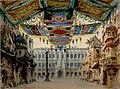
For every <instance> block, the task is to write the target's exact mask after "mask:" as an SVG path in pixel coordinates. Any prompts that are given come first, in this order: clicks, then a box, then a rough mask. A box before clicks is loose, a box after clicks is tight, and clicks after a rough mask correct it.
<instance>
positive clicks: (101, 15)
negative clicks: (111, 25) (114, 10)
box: [76, 0, 110, 20]
mask: <svg viewBox="0 0 120 89" xmlns="http://www.w3.org/2000/svg"><path fill="white" fill-rule="evenodd" d="M78 2H79V5H78V6H77V7H76V10H77V11H80V12H82V13H83V14H86V15H88V16H90V17H93V18H96V19H98V20H104V19H105V18H106V16H107V15H108V14H109V12H110V11H108V8H103V7H99V6H96V5H94V4H92V3H89V2H88V1H87V0H79V1H78ZM107 11H108V12H107Z"/></svg>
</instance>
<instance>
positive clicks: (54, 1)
mask: <svg viewBox="0 0 120 89" xmlns="http://www.w3.org/2000/svg"><path fill="white" fill-rule="evenodd" d="M70 2H71V0H47V6H48V7H52V8H61V7H69V6H70Z"/></svg>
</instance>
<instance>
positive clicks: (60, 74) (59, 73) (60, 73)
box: [58, 70, 63, 78]
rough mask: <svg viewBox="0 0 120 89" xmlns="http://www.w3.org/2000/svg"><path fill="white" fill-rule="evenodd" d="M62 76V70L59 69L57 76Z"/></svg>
mask: <svg viewBox="0 0 120 89" xmlns="http://www.w3.org/2000/svg"><path fill="white" fill-rule="evenodd" d="M62 76H63V71H62V70H59V71H58V78H61V77H62Z"/></svg>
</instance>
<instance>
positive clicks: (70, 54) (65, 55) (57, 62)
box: [34, 48, 87, 78]
mask: <svg viewBox="0 0 120 89" xmlns="http://www.w3.org/2000/svg"><path fill="white" fill-rule="evenodd" d="M47 50H49V55H48V57H49V58H48V62H49V73H50V78H52V77H79V76H80V75H81V73H80V66H81V63H82V61H83V60H84V59H85V58H86V55H87V49H85V48H67V49H64V48H63V49H61V50H60V49H55V48H53V49H52V50H51V49H50V48H36V49H34V55H35V56H36V57H35V61H36V63H37V67H36V77H41V78H43V77H44V76H45V70H46V68H45V64H46V59H45V52H46V51H47Z"/></svg>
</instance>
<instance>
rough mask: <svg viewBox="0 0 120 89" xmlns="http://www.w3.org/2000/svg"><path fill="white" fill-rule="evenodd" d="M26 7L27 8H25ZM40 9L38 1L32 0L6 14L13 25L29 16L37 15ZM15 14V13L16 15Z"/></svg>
mask: <svg viewBox="0 0 120 89" xmlns="http://www.w3.org/2000/svg"><path fill="white" fill-rule="evenodd" d="M26 7H27V8H26ZM40 8H41V5H40V2H39V0H32V1H31V2H29V3H27V4H25V5H22V6H20V7H18V8H15V9H13V10H11V11H9V12H7V14H8V16H9V17H10V19H11V20H12V21H13V23H17V22H19V21H21V20H23V19H25V18H28V17H30V16H31V15H33V14H35V13H37V12H38V11H37V10H38V9H40ZM16 12H17V13H16Z"/></svg>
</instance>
